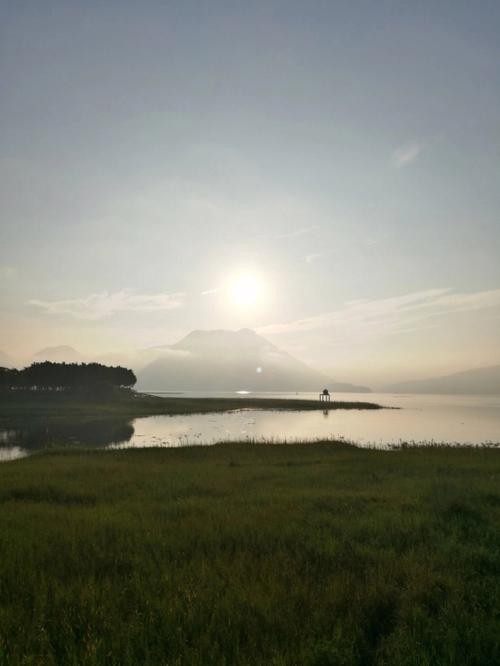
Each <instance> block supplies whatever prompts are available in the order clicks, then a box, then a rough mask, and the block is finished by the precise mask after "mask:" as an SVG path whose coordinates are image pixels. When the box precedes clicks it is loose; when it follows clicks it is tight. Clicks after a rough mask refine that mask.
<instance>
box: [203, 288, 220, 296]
mask: <svg viewBox="0 0 500 666" xmlns="http://www.w3.org/2000/svg"><path fill="white" fill-rule="evenodd" d="M218 291H220V287H215V288H214V289H207V290H206V291H202V292H201V295H202V296H210V295H211V294H216V293H217V292H218Z"/></svg>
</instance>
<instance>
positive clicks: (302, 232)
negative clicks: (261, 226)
mask: <svg viewBox="0 0 500 666" xmlns="http://www.w3.org/2000/svg"><path fill="white" fill-rule="evenodd" d="M318 229H319V227H318V225H317V224H312V225H310V226H309V227H300V228H299V229H292V230H291V231H285V232H284V233H282V234H260V235H259V236H258V238H266V239H272V240H284V239H286V238H300V237H301V236H307V234H312V233H313V232H314V231H317V230H318Z"/></svg>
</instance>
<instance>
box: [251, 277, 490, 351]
mask: <svg viewBox="0 0 500 666" xmlns="http://www.w3.org/2000/svg"><path fill="white" fill-rule="evenodd" d="M499 307H500V289H493V290H489V291H479V292H473V293H463V292H454V291H453V290H452V289H448V288H446V289H428V290H426V291H419V292H414V293H411V294H405V295H403V296H396V297H392V298H383V299H377V300H373V301H368V300H359V301H352V302H350V303H347V304H346V305H345V306H344V307H342V308H340V309H338V310H334V311H332V312H326V313H322V314H319V315H316V316H313V317H308V318H306V319H297V320H295V321H291V322H286V323H282V324H272V325H269V326H264V327H262V328H260V329H259V333H261V334H262V335H280V334H287V333H300V332H306V331H310V332H313V331H319V330H322V331H325V330H330V331H331V339H332V340H333V341H339V340H342V341H344V340H352V339H360V338H362V339H367V338H373V337H380V336H383V335H392V334H396V333H404V332H408V331H409V330H412V331H414V330H420V329H423V328H428V327H429V326H432V325H433V320H434V318H436V317H441V316H444V315H448V314H453V313H458V312H473V311H479V310H486V309H492V308H499Z"/></svg>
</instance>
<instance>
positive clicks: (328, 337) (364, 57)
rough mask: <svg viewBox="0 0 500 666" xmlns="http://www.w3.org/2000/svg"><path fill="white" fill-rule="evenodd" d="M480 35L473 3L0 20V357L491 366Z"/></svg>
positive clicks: (414, 371)
mask: <svg viewBox="0 0 500 666" xmlns="http://www.w3.org/2000/svg"><path fill="white" fill-rule="evenodd" d="M499 33H500V4H499V3H498V2H497V1H495V2H487V1H479V2H476V3H473V2H469V1H467V2H460V1H459V0H453V1H450V2H436V1H431V2H418V3H416V2H413V3H411V2H406V3H403V2H396V1H393V2H389V1H387V2H384V1H383V0H382V1H379V2H374V1H370V2H355V1H349V2H335V1H333V0H330V1H325V2H315V1H311V2H293V1H287V2H272V1H271V2H270V1H266V2H235V1H234V0H233V1H232V2H229V1H228V2H217V1H216V0H214V1H212V2H189V1H186V0H183V1H182V2H167V1H164V2H160V1H158V2H154V1H148V0H145V1H143V2H127V1H126V0H121V1H120V2H112V1H109V2H107V1H106V0H104V1H102V0H100V1H99V2H97V1H93V0H87V1H86V2H78V1H77V0H74V1H71V0H66V1H61V2H53V1H51V0H45V1H44V2H39V1H38V0H34V1H32V2H25V1H24V0H17V1H16V2H0V148H1V150H0V199H1V238H0V280H1V285H2V288H1V293H0V308H1V322H0V349H2V350H3V351H4V352H6V353H7V354H9V355H11V356H12V357H14V358H18V357H23V358H25V357H27V356H28V355H30V354H31V353H33V352H34V351H36V350H38V349H40V348H41V347H45V346H47V345H56V344H69V345H72V346H74V347H76V348H78V349H79V350H81V351H82V352H84V353H89V354H98V353H100V352H104V351H105V352H108V351H111V350H122V349H128V348H144V347H149V346H154V345H162V344H168V343H171V342H175V341H176V340H177V339H178V338H179V337H181V336H182V335H184V334H186V333H188V332H189V331H190V330H192V329H193V328H239V327H241V326H248V327H251V328H254V329H256V330H258V331H259V332H262V334H264V335H265V336H266V337H268V338H269V339H270V340H272V341H273V342H274V343H275V344H277V345H278V346H280V347H283V348H284V349H287V350H288V351H290V352H291V353H294V354H295V355H297V356H298V357H300V358H302V359H303V360H306V361H308V362H310V363H312V364H313V365H314V366H315V367H318V368H323V369H324V370H327V371H329V372H331V374H333V375H334V376H336V377H338V378H341V379H346V380H349V379H351V380H355V381H360V380H362V381H366V382H373V381H377V380H380V381H384V380H385V379H388V380H389V379H390V380H392V379H396V378H413V377H419V376H423V375H428V374H436V373H440V372H446V371H448V370H460V369H465V368H468V367H475V366H480V365H488V364H493V363H499V362H500V332H499V328H500V66H499V65H500V39H499ZM241 275H246V276H248V279H250V280H255V281H257V282H258V284H259V289H260V292H259V294H258V297H257V298H256V299H255V302H253V303H245V299H244V298H243V299H242V301H241V302H238V298H236V302H235V299H234V298H232V297H231V288H232V286H233V285H234V282H235V280H238V279H239V277H238V276H241Z"/></svg>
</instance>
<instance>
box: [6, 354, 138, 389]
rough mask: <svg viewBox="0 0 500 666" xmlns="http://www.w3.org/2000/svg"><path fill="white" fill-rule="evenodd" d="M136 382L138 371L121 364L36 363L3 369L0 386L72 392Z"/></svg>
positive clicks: (129, 384)
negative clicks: (18, 368) (134, 371)
mask: <svg viewBox="0 0 500 666" xmlns="http://www.w3.org/2000/svg"><path fill="white" fill-rule="evenodd" d="M136 381H137V378H136V376H135V374H134V373H133V372H132V370H129V369H128V368H123V367H121V366H115V367H112V366H107V365H102V364H100V363H52V362H51V361H45V362H44V363H33V364H32V365H30V366H29V367H27V368H24V369H23V370H10V369H8V368H0V388H1V389H4V390H9V389H11V390H13V389H29V390H52V391H54V390H55V391H71V390H76V389H82V388H85V389H92V390H96V392H97V389H99V393H105V392H106V387H108V388H109V389H113V388H117V387H121V388H131V387H132V386H133V385H134V384H135V383H136Z"/></svg>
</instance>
